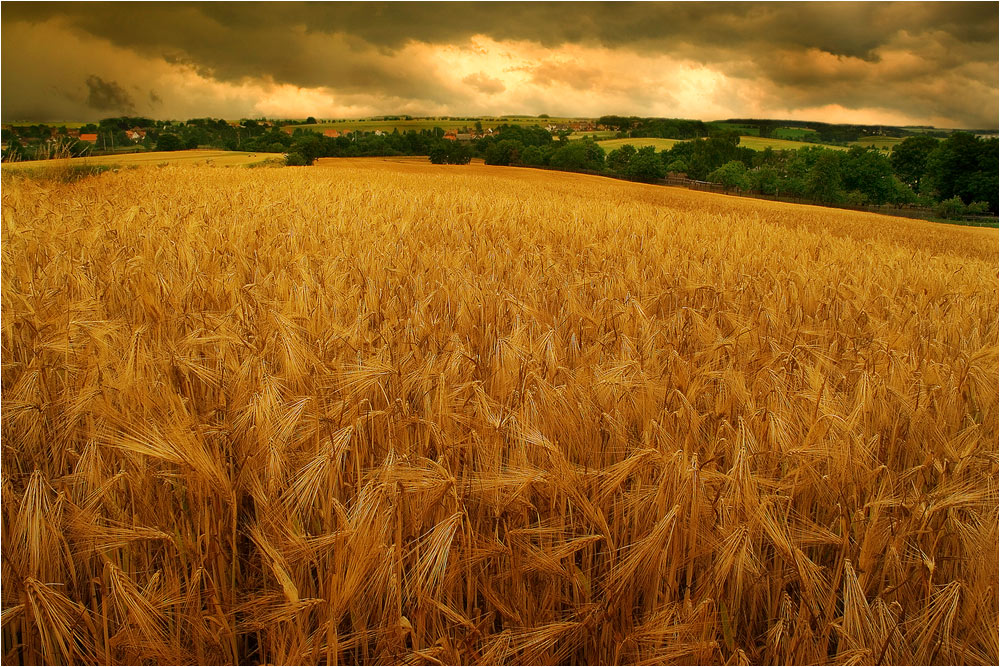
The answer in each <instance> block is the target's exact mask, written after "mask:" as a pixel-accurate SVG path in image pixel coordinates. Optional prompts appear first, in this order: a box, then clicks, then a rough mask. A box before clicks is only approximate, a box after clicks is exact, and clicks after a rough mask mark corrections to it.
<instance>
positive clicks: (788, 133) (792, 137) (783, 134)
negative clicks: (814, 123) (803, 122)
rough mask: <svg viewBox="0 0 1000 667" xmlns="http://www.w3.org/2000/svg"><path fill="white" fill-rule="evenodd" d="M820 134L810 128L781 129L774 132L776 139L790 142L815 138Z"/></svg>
mask: <svg viewBox="0 0 1000 667" xmlns="http://www.w3.org/2000/svg"><path fill="white" fill-rule="evenodd" d="M817 134H819V133H818V132H816V130H812V129H809V128H808V127H779V128H777V129H775V130H774V138H775V139H788V140H789V141H802V140H804V139H805V138H806V137H814V136H816V135H817Z"/></svg>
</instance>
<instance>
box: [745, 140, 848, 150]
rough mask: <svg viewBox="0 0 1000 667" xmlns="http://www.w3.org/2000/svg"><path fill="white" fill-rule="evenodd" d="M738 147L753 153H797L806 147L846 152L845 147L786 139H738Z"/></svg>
mask: <svg viewBox="0 0 1000 667" xmlns="http://www.w3.org/2000/svg"><path fill="white" fill-rule="evenodd" d="M740 146H743V147H745V148H752V149H753V150H755V151H762V150H765V149H767V148H770V149H771V150H775V151H797V150H799V149H800V148H806V147H808V146H821V147H823V148H834V149H836V150H839V151H846V150H847V148H846V147H845V146H833V145H831V144H816V143H809V142H805V141H790V140H788V139H770V138H761V137H748V136H742V137H740Z"/></svg>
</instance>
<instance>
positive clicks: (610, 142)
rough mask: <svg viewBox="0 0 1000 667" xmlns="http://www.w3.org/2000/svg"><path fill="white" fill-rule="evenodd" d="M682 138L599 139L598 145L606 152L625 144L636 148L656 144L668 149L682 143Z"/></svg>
mask: <svg viewBox="0 0 1000 667" xmlns="http://www.w3.org/2000/svg"><path fill="white" fill-rule="evenodd" d="M680 142H681V140H680V139H660V138H658V137H646V138H638V137H636V138H631V139H607V140H605V141H598V142H597V145H598V146H600V147H601V148H603V149H604V150H605V151H606V152H608V153H610V152H611V151H613V150H615V149H617V148H621V147H622V146H625V145H631V146H635V147H636V148H643V147H645V146H655V147H656V150H658V151H668V150H670V149H671V148H672V147H673V145H674V144H678V143H680Z"/></svg>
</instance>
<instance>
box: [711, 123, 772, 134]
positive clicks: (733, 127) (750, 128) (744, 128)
mask: <svg viewBox="0 0 1000 667" xmlns="http://www.w3.org/2000/svg"><path fill="white" fill-rule="evenodd" d="M711 125H713V126H714V127H716V128H718V129H720V130H728V131H730V132H739V133H740V135H747V136H754V137H756V136H758V135H760V128H759V127H757V126H756V125H745V124H743V123H711Z"/></svg>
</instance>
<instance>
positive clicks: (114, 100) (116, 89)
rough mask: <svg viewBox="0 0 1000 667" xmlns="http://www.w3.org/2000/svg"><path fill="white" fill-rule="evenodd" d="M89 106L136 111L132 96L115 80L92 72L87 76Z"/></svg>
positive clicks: (127, 111)
mask: <svg viewBox="0 0 1000 667" xmlns="http://www.w3.org/2000/svg"><path fill="white" fill-rule="evenodd" d="M85 83H86V84H87V106H89V107H90V108H91V109H94V110H95V111H118V112H123V113H134V112H135V102H133V101H132V96H131V95H129V94H128V91H126V90H125V89H124V88H122V87H121V86H120V85H118V83H117V82H115V81H105V80H104V79H102V78H101V77H99V76H97V75H95V74H92V75H90V76H88V77H87V80H86V82H85Z"/></svg>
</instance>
